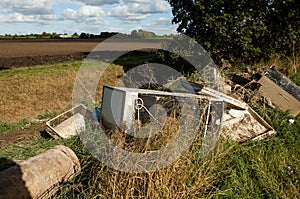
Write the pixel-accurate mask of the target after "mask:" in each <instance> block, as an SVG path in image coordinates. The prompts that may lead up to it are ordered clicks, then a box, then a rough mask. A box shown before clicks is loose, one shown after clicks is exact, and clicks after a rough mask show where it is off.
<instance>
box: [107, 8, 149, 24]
mask: <svg viewBox="0 0 300 199" xmlns="http://www.w3.org/2000/svg"><path fill="white" fill-rule="evenodd" d="M109 16H112V17H117V18H118V19H120V20H122V21H127V22H130V21H132V22H134V21H140V20H143V19H146V18H147V17H149V16H150V15H149V14H138V13H133V12H131V11H130V10H129V8H128V6H118V7H115V8H113V9H111V10H110V12H109Z"/></svg>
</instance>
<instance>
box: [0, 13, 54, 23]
mask: <svg viewBox="0 0 300 199" xmlns="http://www.w3.org/2000/svg"><path fill="white" fill-rule="evenodd" d="M57 20H60V18H59V17H57V16H56V15H54V14H49V15H23V14H20V13H12V14H9V15H3V16H1V15H0V22H1V23H37V24H45V23H46V22H49V21H57Z"/></svg>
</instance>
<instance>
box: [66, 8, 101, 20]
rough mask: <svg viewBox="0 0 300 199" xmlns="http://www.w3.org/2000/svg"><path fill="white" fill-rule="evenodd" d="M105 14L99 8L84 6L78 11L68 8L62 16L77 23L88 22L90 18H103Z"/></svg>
mask: <svg viewBox="0 0 300 199" xmlns="http://www.w3.org/2000/svg"><path fill="white" fill-rule="evenodd" d="M103 14H104V12H103V10H102V9H101V8H100V7H97V6H83V7H81V8H79V9H78V10H74V9H71V8H67V9H65V10H63V11H62V15H63V16H64V17H65V18H66V19H71V20H75V21H80V20H88V19H90V18H95V17H101V16H103Z"/></svg>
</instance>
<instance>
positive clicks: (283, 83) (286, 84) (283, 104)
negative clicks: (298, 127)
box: [258, 67, 300, 117]
mask: <svg viewBox="0 0 300 199" xmlns="http://www.w3.org/2000/svg"><path fill="white" fill-rule="evenodd" d="M258 82H259V83H260V84H261V87H260V89H259V93H260V94H261V95H262V96H264V97H265V98H269V99H270V100H271V102H272V104H274V105H275V106H277V107H279V108H280V109H282V110H288V111H290V114H291V115H292V116H294V117H295V116H297V115H298V113H299V112H300V88H299V87H298V86H297V85H296V84H295V83H293V82H292V81H291V80H289V79H288V78H287V77H285V76H284V75H283V74H281V73H280V72H278V71H277V70H276V69H275V67H270V69H269V70H268V71H267V72H266V73H265V75H264V76H263V77H262V78H261V79H260V80H259V81H258Z"/></svg>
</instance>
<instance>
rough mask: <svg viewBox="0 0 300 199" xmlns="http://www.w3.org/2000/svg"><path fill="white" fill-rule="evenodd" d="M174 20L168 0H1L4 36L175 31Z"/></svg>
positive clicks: (1, 19)
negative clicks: (43, 33) (139, 30)
mask: <svg viewBox="0 0 300 199" xmlns="http://www.w3.org/2000/svg"><path fill="white" fill-rule="evenodd" d="M171 20H172V13H171V8H170V5H169V4H168V2H166V1H165V0H1V4H0V35H4V34H29V33H42V32H44V31H45V32H50V33H52V32H56V33H67V34H73V33H75V32H77V33H79V34H80V33H81V32H86V33H93V34H99V33H100V32H104V31H109V32H122V33H130V32H131V31H132V30H138V29H143V30H148V31H152V32H155V33H156V34H159V35H163V34H171V33H173V34H174V33H176V25H172V23H171Z"/></svg>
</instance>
